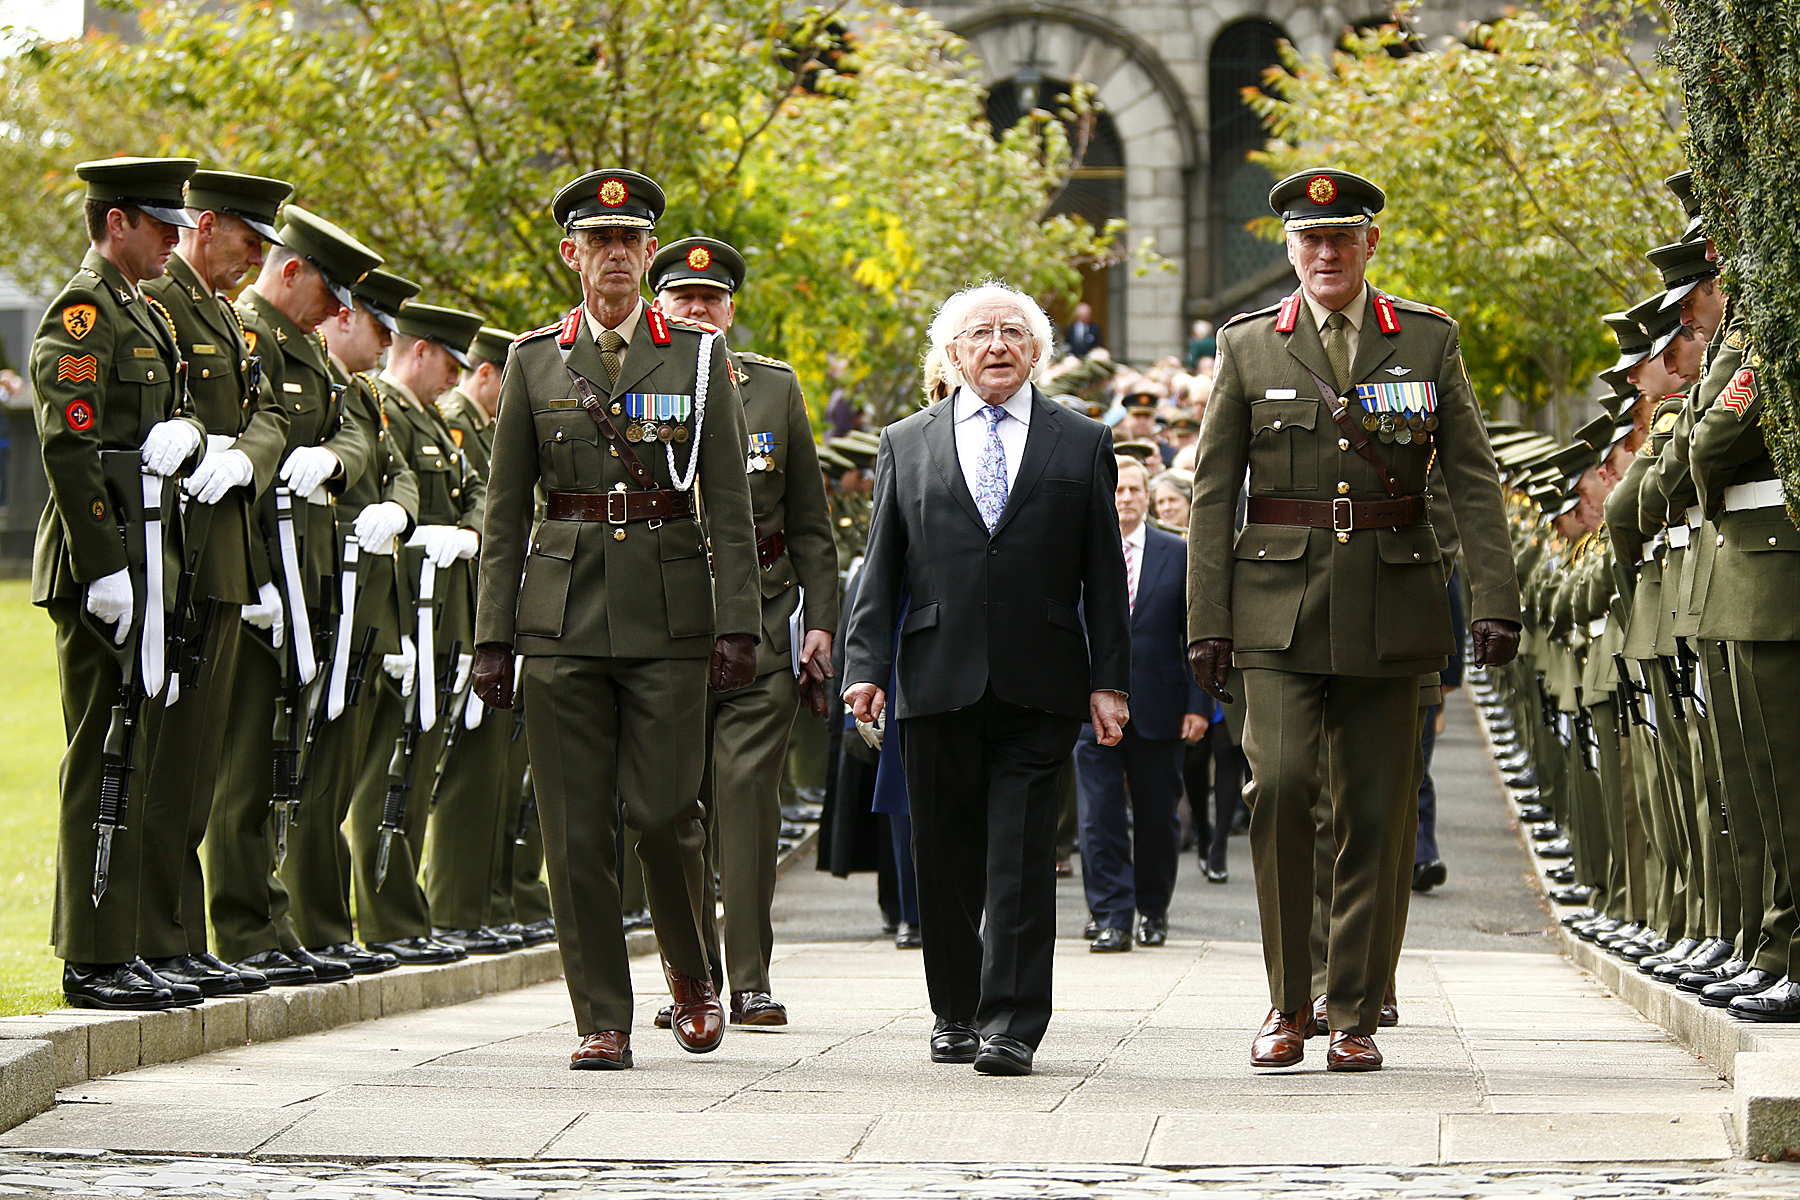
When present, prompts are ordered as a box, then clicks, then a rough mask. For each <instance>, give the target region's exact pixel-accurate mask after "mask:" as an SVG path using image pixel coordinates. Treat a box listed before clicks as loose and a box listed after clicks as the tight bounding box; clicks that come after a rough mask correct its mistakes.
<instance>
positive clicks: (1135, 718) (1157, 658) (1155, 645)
mask: <svg viewBox="0 0 1800 1200" xmlns="http://www.w3.org/2000/svg"><path fill="white" fill-rule="evenodd" d="M1120 553H1121V555H1123V551H1121V552H1120ZM1211 710H1212V706H1211V705H1210V704H1208V703H1207V702H1206V700H1205V698H1204V697H1203V696H1202V695H1201V692H1200V689H1199V688H1198V687H1197V686H1195V684H1194V678H1193V675H1192V674H1191V673H1190V672H1189V671H1188V669H1187V543H1186V542H1185V541H1183V540H1182V539H1181V538H1178V537H1176V536H1175V535H1174V534H1172V533H1164V532H1163V531H1162V530H1160V529H1158V528H1156V527H1155V526H1154V525H1151V526H1148V527H1146V529H1145V530H1144V572H1143V577H1142V578H1141V579H1139V580H1138V594H1137V607H1135V608H1133V609H1132V610H1131V727H1132V728H1133V729H1134V730H1136V731H1137V732H1138V733H1139V734H1140V735H1142V736H1144V737H1147V738H1172V737H1180V736H1181V718H1182V717H1183V716H1185V715H1186V714H1188V713H1191V712H1195V713H1197V712H1210V711H1211Z"/></svg>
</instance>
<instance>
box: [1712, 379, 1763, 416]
mask: <svg viewBox="0 0 1800 1200" xmlns="http://www.w3.org/2000/svg"><path fill="white" fill-rule="evenodd" d="M1755 401H1756V372H1755V371H1752V370H1751V369H1750V368H1749V367H1745V368H1744V369H1743V370H1741V371H1739V372H1738V373H1737V374H1736V375H1734V376H1732V378H1731V384H1730V386H1728V387H1727V388H1726V389H1725V390H1724V391H1722V392H1720V393H1719V403H1720V404H1722V405H1724V406H1725V407H1726V408H1729V409H1730V410H1731V411H1732V412H1733V413H1734V414H1736V416H1737V419H1738V420H1740V421H1741V420H1743V419H1744V414H1745V413H1747V412H1749V411H1750V405H1751V404H1753V403H1754V402H1755Z"/></svg>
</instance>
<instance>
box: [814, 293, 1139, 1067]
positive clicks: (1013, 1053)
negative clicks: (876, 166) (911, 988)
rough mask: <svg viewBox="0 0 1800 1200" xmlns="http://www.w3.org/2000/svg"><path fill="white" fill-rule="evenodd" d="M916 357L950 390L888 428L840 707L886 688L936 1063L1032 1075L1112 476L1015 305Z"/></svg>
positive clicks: (1107, 586)
mask: <svg viewBox="0 0 1800 1200" xmlns="http://www.w3.org/2000/svg"><path fill="white" fill-rule="evenodd" d="M931 345H932V349H933V350H935V351H940V352H941V353H942V354H943V355H944V361H945V364H946V367H947V378H948V381H949V382H950V384H951V385H952V386H953V387H954V388H955V390H954V391H953V392H952V394H951V395H950V397H949V398H948V399H947V400H946V401H945V402H943V403H940V404H934V405H932V406H931V407H930V408H927V409H924V410H922V411H920V412H918V413H915V414H913V415H912V416H910V417H908V418H906V419H905V420H903V421H898V422H896V423H894V424H892V425H889V426H888V427H887V428H886V429H884V430H882V435H881V451H880V454H879V455H878V456H877V458H876V461H875V500H874V511H873V514H872V516H871V518H870V525H869V542H868V549H867V558H866V560H865V563H864V567H863V573H862V583H861V586H860V588H859V590H858V592H857V597H856V607H855V610H854V612H853V614H852V616H851V621H850V628H849V634H848V641H847V647H846V656H845V668H846V674H845V684H846V687H845V691H844V698H845V701H846V702H847V703H848V704H849V705H850V706H851V708H852V709H853V710H854V711H855V713H856V716H857V718H858V719H860V720H872V719H874V718H875V717H877V716H879V715H880V714H881V713H882V712H883V711H885V710H886V708H887V707H888V696H887V693H888V690H889V687H890V685H892V686H893V687H894V689H895V695H894V699H893V712H894V715H895V716H896V717H897V718H898V734H897V736H899V737H901V738H902V739H904V741H903V746H902V756H903V759H904V762H905V764H906V775H907V785H908V798H909V802H910V804H911V807H912V820H913V855H914V859H915V862H916V864H917V867H918V879H919V919H920V920H919V923H920V932H921V934H922V935H923V939H924V958H925V981H926V985H927V987H928V988H929V991H930V994H931V1007H932V1012H933V1013H934V1014H935V1015H936V1018H937V1020H936V1023H935V1025H934V1027H933V1029H932V1035H931V1059H932V1061H933V1062H950V1063H969V1062H972V1063H973V1064H974V1066H975V1069H976V1070H977V1071H979V1072H982V1073H983V1074H988V1075H1026V1074H1029V1073H1030V1072H1031V1067H1032V1056H1033V1053H1034V1052H1035V1050H1036V1048H1037V1045H1038V1043H1039V1041H1040V1040H1041V1039H1042V1038H1043V1036H1044V1030H1045V1028H1046V1027H1047V1026H1048V1025H1049V1022H1050V959H1051V950H1052V947H1053V945H1054V942H1055V936H1056V930H1055V918H1056V878H1055V869H1056V819H1057V814H1058V807H1059V803H1060V792H1059V790H1058V788H1057V786H1056V784H1057V775H1058V772H1059V771H1061V770H1062V769H1063V768H1064V767H1065V766H1066V765H1067V763H1068V761H1069V754H1070V751H1071V750H1072V749H1073V748H1074V745H1075V739H1076V736H1077V734H1078V732H1079V730H1080V728H1081V726H1082V724H1083V722H1091V723H1092V724H1093V726H1094V730H1095V737H1096V738H1097V739H1098V740H1099V741H1100V742H1101V743H1102V744H1104V745H1109V746H1110V745H1113V744H1115V743H1117V742H1118V741H1119V739H1120V737H1121V736H1122V735H1123V732H1124V726H1125V722H1126V721H1127V720H1128V719H1129V718H1128V714H1127V710H1126V700H1125V692H1126V689H1127V688H1128V687H1129V686H1130V680H1131V630H1130V606H1129V602H1128V600H1127V598H1126V584H1125V558H1124V554H1123V552H1122V550H1121V546H1120V541H1119V529H1118V517H1117V515H1116V514H1115V512H1114V509H1113V490H1114V487H1115V486H1116V483H1117V468H1116V467H1115V465H1114V462H1113V452H1112V438H1111V436H1110V434H1109V431H1108V430H1107V429H1106V427H1105V426H1103V425H1101V424H1099V423H1098V422H1096V421H1091V420H1089V419H1088V418H1086V417H1083V416H1079V415H1077V414H1076V413H1074V412H1072V411H1070V410H1069V409H1066V408H1064V407H1063V406H1061V405H1059V404H1054V403H1052V402H1050V401H1049V400H1047V399H1045V397H1044V394H1043V393H1042V392H1040V391H1038V389H1037V388H1036V387H1034V386H1032V380H1033V379H1035V378H1036V377H1037V376H1038V375H1039V373H1040V372H1041V371H1042V370H1043V367H1044V365H1045V361H1046V359H1047V357H1048V355H1049V353H1050V347H1051V340H1050V322H1049V320H1048V319H1047V318H1046V317H1045V316H1044V313H1043V310H1041V309H1040V308H1039V307H1038V306H1037V304H1036V303H1035V302H1034V301H1032V299H1031V298H1030V297H1028V296H1025V295H1023V294H1021V293H1019V292H1015V291H1013V290H1012V289H1010V288H1007V287H1003V286H1000V285H998V284H985V285H983V286H980V287H975V288H970V289H968V290H966V291H962V292H958V293H957V294H956V295H954V296H952V297H950V299H949V300H947V301H945V302H944V305H943V307H942V308H940V309H939V310H938V313H937V316H936V318H935V319H933V321H932V323H931ZM896 630H898V635H899V636H898V639H897V641H896V636H895V635H896ZM984 916H985V918H986V927H985V929H984V928H983V924H982V922H983V917H984Z"/></svg>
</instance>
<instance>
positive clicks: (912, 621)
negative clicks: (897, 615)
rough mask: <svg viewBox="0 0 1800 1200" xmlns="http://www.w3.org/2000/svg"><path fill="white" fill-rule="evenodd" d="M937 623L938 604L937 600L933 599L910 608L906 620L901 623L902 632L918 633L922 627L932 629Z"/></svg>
mask: <svg viewBox="0 0 1800 1200" xmlns="http://www.w3.org/2000/svg"><path fill="white" fill-rule="evenodd" d="M937 623H938V606H937V601H935V600H933V601H932V602H931V603H930V604H921V605H919V606H918V607H917V608H914V609H909V610H908V611H907V614H906V620H905V621H903V622H902V623H901V625H900V632H901V633H903V634H904V633H917V632H918V631H919V630H921V629H930V628H931V627H932V626H933V625H936V624H937Z"/></svg>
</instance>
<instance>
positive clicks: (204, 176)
mask: <svg viewBox="0 0 1800 1200" xmlns="http://www.w3.org/2000/svg"><path fill="white" fill-rule="evenodd" d="M293 190H294V185H293V184H291V183H288V182H287V181H285V180H281V179H265V178H263V177H262V176H261V175H239V174H238V173H237V172H235V171H195V172H194V176H193V178H192V179H189V180H188V189H187V206H188V208H189V209H191V210H193V211H194V212H215V213H225V214H227V215H229V216H233V217H236V218H237V219H238V220H240V221H242V222H243V223H244V224H246V225H248V226H249V227H250V228H252V229H254V230H256V232H257V233H258V234H259V235H260V236H261V237H262V239H263V240H264V241H266V242H274V243H275V244H276V245H277V246H279V245H281V235H280V234H278V233H277V232H275V225H276V222H277V221H279V220H280V216H281V202H282V201H283V200H286V199H287V198H288V196H289V195H290V194H291V193H292V192H293Z"/></svg>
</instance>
